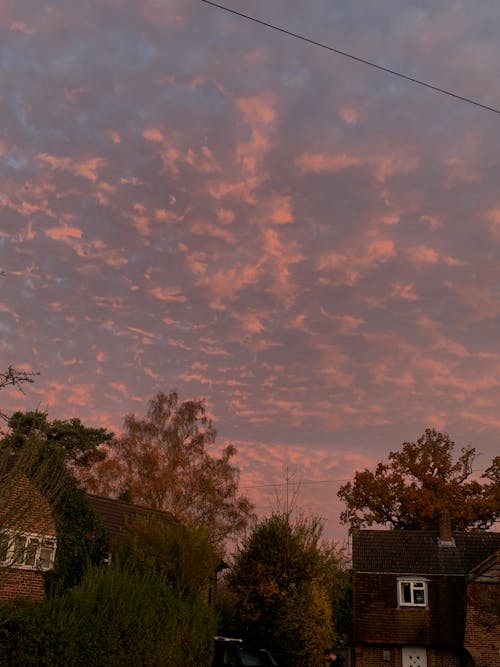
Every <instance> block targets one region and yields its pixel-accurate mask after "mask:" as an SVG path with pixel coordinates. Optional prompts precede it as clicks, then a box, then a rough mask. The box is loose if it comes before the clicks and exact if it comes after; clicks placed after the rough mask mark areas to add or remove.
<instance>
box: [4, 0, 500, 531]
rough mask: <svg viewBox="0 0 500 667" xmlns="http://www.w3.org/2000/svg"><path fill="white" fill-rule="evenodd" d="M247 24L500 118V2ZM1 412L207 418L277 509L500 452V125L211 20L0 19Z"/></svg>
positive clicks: (175, 11) (195, 7)
mask: <svg viewBox="0 0 500 667" xmlns="http://www.w3.org/2000/svg"><path fill="white" fill-rule="evenodd" d="M227 6H228V7H231V8H233V9H234V10H237V11H242V12H246V13H248V14H251V15H252V16H254V17H257V18H259V19H261V20H263V21H268V22H271V23H274V24H276V25H279V26H281V27H282V28H284V29H286V30H289V31H293V32H296V33H300V34H302V35H304V36H306V37H308V38H310V39H313V40H316V41H318V42H322V43H325V44H327V45H329V46H331V47H333V48H336V49H340V50H343V51H347V52H349V53H352V54H354V55H356V56H357V57H360V58H364V59H367V60H371V61H373V62H376V63H378V64H380V65H382V66H385V67H388V68H391V69H394V70H397V71H400V72H403V73H405V74H408V75H410V76H413V77H416V78H418V79H422V80H424V81H427V82H428V83H430V84H432V85H436V86H439V87H442V88H445V89H448V90H450V91H453V92H454V93H456V94H458V95H462V96H465V97H469V98H473V99H476V100H478V101H480V102H482V103H483V104H486V105H489V106H492V107H496V108H500V81H499V78H498V63H499V62H500V41H499V40H498V28H499V26H500V4H499V3H498V2H497V1H496V0H483V1H482V2H481V3H470V2H464V1H463V0H432V2H431V1H430V0H418V1H417V0H406V1H405V2H400V1H396V0H388V1H387V2H384V3H372V2H366V1H364V2H362V1H361V0H272V1H269V0H266V1H264V0H251V1H248V0H246V1H244V0H230V2H228V3H227ZM0 57H1V70H0V91H1V95H0V211H1V215H0V268H1V269H2V271H4V272H5V275H4V276H3V277H1V278H0V280H1V283H0V351H1V357H0V358H1V360H2V368H6V367H7V366H8V365H9V364H13V365H14V366H16V367H17V368H25V369H35V370H38V371H40V373H41V375H40V377H39V378H37V381H36V383H35V384H34V385H32V386H31V387H30V388H29V390H28V391H27V393H26V395H25V396H23V395H21V394H19V393H17V392H13V391H4V392H2V406H1V407H2V408H3V409H4V410H6V411H9V410H12V409H14V408H21V409H34V408H36V407H37V406H38V407H40V408H41V409H45V410H47V411H48V412H49V415H50V416H51V417H58V418H69V417H72V416H78V417H80V418H81V419H82V420H83V421H84V422H85V423H86V424H89V425H91V424H92V425H105V426H108V427H109V428H112V429H115V430H119V429H120V426H121V423H122V419H123V416H124V415H125V414H126V413H128V412H134V413H136V414H143V413H144V411H145V408H146V403H147V401H148V399H149V398H151V397H152V396H153V395H154V394H155V393H156V392H157V391H159V390H164V391H168V390H170V389H173V388H175V389H177V390H178V391H179V393H180V395H181V397H182V398H192V397H204V398H205V399H206V401H207V406H208V409H209V412H210V414H211V415H212V417H213V419H214V420H215V423H216V425H217V428H218V432H219V442H220V444H221V445H222V444H224V443H225V442H226V441H231V442H233V443H234V444H235V445H236V446H237V448H238V455H237V459H236V462H237V464H238V465H239V467H240V468H241V485H242V487H243V488H244V490H245V492H247V493H248V494H250V495H251V497H252V498H253V499H254V500H255V502H256V504H257V509H258V511H259V512H260V513H264V512H266V511H269V509H270V507H271V505H272V504H273V498H274V496H275V491H276V490H278V491H280V490H281V491H282V490H283V486H282V485H283V482H284V475H285V474H286V473H285V471H286V470H287V469H288V471H289V474H290V475H291V476H292V480H293V482H294V483H295V484H298V483H300V485H301V486H300V489H299V491H298V499H297V503H298V505H299V506H300V508H301V509H303V510H304V511H307V512H311V511H312V512H315V513H319V514H321V515H322V516H324V517H325V519H326V528H327V533H328V534H329V535H332V536H334V537H336V538H338V539H342V537H343V536H345V534H346V530H345V528H343V527H339V524H338V514H339V512H340V510H341V507H340V506H339V504H338V501H337V499H336V493H337V490H338V487H339V485H340V484H341V483H342V481H344V480H348V479H350V478H352V476H353V474H354V471H355V470H357V469H360V468H364V467H365V466H372V465H373V464H374V462H376V461H378V460H380V459H381V458H383V457H384V456H385V455H386V454H387V452H388V451H390V450H391V449H397V448H398V447H399V446H400V444H401V443H402V442H403V441H404V440H414V439H416V438H417V437H418V436H419V435H420V434H421V433H422V432H423V430H424V429H425V428H426V427H427V426H433V427H435V428H438V429H441V430H445V431H447V432H448V433H449V434H450V435H451V436H452V438H453V439H454V440H455V441H456V442H457V444H458V445H459V446H463V445H465V444H469V443H472V444H473V445H475V446H476V447H477V449H478V451H479V452H480V456H479V457H478V459H477V468H478V472H481V470H484V469H485V468H486V467H487V465H488V463H489V461H490V460H491V458H492V456H493V455H495V454H496V452H497V451H498V442H499V435H500V417H499V411H498V405H499V404H500V381H499V371H500V348H499V334H498V332H499V321H500V263H499V257H500V190H499V187H498V185H499V175H500V169H499V154H500V151H499V148H500V115H498V114H495V113H493V112H491V111H487V110H484V109H481V108H478V107H476V106H473V105H471V104H467V103H464V102H461V101H459V100H457V99H453V98H451V97H449V96H445V95H443V94H438V93H436V92H433V91H431V90H429V89H426V88H423V87H421V86H418V85H415V84H411V83H408V82H407V81H403V80H401V79H398V78H396V77H394V76H390V75H388V74H386V73H383V72H381V71H377V70H375V69H373V68H370V67H368V66H366V65H362V64H360V63H358V62H354V61H352V60H349V59H347V58H344V57H342V56H339V55H336V54H334V53H331V52H329V51H327V50H326V49H322V48H320V47H318V46H313V45H311V44H308V43H305V42H303V41H300V40H299V39H296V38H293V37H290V36H287V35H284V34H282V33H279V32H276V31H273V30H271V29H269V28H266V27H263V26H262V25H258V24H256V23H254V22H251V21H248V20H245V19H243V18H239V17H237V16H234V15H231V14H228V13H227V12H224V11H221V10H220V9H217V8H215V7H213V6H210V5H208V4H206V3H204V2H202V1H201V0H86V1H85V2H82V1H81V0H78V1H77V0H56V1H52V0H47V2H39V0H15V1H14V0H0Z"/></svg>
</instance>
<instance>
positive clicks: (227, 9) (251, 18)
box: [201, 0, 500, 115]
mask: <svg viewBox="0 0 500 667" xmlns="http://www.w3.org/2000/svg"><path fill="white" fill-rule="evenodd" d="M201 2H204V3H205V4H207V5H212V7H216V8H217V9H222V10H223V11H225V12H229V13H230V14H234V15H235V16H239V17H240V18H243V19H247V20H248V21H253V22H254V23H258V24H259V25H263V26H265V27H266V28H271V30H276V31H277V32H281V33H283V34H284V35H288V36H289V37H295V38H296V39H300V40H301V41H303V42H307V43H308V44H312V45H313V46H319V47H321V48H322V49H326V50H327V51H331V52H332V53H336V54H337V55H339V56H344V58H350V59H351V60H355V61H356V62H358V63H362V64H363V65H368V66H369V67H373V68H375V69H378V70H380V71H381V72H385V73H386V74H392V75H393V76H397V77H399V78H400V79H404V80H405V81H410V82H411V83H416V84H418V85H419V86H424V87H425V88H430V90H433V91H435V92H437V93H441V94H442V95H448V96H449V97H453V98H455V99H456V100H460V101H461V102H466V103H467V104H472V105H474V106H476V107H479V108H481V109H485V110H486V111H492V112H493V113H496V114H499V115H500V109H496V108H495V107H490V106H488V105H487V104H483V103H482V102H478V101H477V100H474V99H472V98H470V97H464V96H463V95H458V94H457V93H453V92H451V91H450V90H446V89H445V88H440V87H439V86H434V85H433V84H431V83H427V82H425V81H422V80H421V79H416V78H415V77H413V76H409V75H408V74H403V73H402V72H397V71H396V70H393V69H390V68H389V67H384V66H383V65H378V64H377V63H374V62H372V61H370V60H366V59H365V58H360V57H359V56H355V55H353V54H352V53H348V52H347V51H341V50H340V49H336V48H334V47H333V46H328V44H323V43H322V42H318V41H316V40H314V39H311V38H310V37H305V36H304V35H300V34H299V33H296V32H292V31H291V30H286V29H285V28H280V27H279V26H277V25H274V24H273V23H268V22H267V21H262V20H261V19H258V18H255V16H250V15H249V14H244V13H243V12H239V11H237V10H236V9H231V8H230V7H225V6H224V5H220V4H219V3H217V2H213V0H201Z"/></svg>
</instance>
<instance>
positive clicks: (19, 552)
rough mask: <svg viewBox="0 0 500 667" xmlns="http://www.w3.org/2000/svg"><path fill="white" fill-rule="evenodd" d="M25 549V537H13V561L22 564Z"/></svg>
mask: <svg viewBox="0 0 500 667" xmlns="http://www.w3.org/2000/svg"><path fill="white" fill-rule="evenodd" d="M25 549H26V538H25V537H23V536H22V535H16V536H15V537H14V561H13V562H14V563H16V564H17V565H22V562H23V558H24V551H25Z"/></svg>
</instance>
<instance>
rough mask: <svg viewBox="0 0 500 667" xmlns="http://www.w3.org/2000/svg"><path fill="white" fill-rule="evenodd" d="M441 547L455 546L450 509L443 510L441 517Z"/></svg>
mask: <svg viewBox="0 0 500 667" xmlns="http://www.w3.org/2000/svg"><path fill="white" fill-rule="evenodd" d="M438 544H439V546H440V547H454V546H455V540H454V539H453V534H452V532H451V519H450V513H449V512H448V510H443V511H442V512H441V515H440V517H439V538H438Z"/></svg>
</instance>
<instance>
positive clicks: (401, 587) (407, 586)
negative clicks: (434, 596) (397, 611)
mask: <svg viewBox="0 0 500 667" xmlns="http://www.w3.org/2000/svg"><path fill="white" fill-rule="evenodd" d="M398 605H399V606H400V607H427V579H418V578H411V577H409V578H404V579H403V578H400V579H398Z"/></svg>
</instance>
